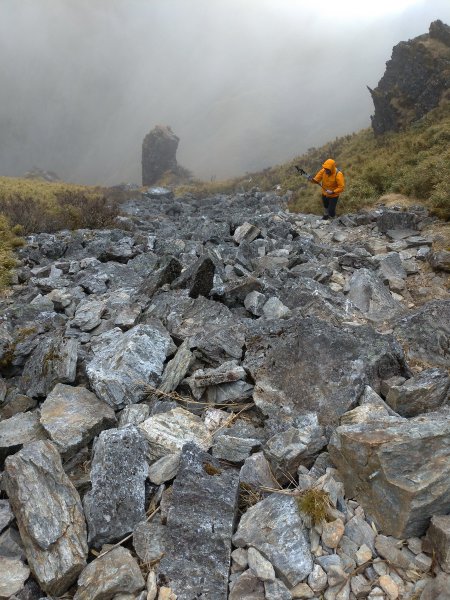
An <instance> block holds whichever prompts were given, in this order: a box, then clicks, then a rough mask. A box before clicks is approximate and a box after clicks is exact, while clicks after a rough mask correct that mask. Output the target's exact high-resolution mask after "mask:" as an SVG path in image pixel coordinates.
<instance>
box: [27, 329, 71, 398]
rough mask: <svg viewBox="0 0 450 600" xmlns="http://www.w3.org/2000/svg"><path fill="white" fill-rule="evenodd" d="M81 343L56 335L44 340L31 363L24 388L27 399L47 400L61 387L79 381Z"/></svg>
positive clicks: (28, 361) (41, 341)
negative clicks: (78, 365)
mask: <svg viewBox="0 0 450 600" xmlns="http://www.w3.org/2000/svg"><path fill="white" fill-rule="evenodd" d="M77 356H78V342H77V341H76V340H75V339H71V338H64V337H62V335H60V334H58V333H56V334H52V335H48V336H45V337H43V338H42V339H41V340H40V341H39V344H38V346H37V348H36V349H35V350H34V351H33V353H32V354H31V356H30V358H29V359H28V360H27V362H26V364H25V367H24V370H23V375H22V380H21V386H22V389H23V391H24V392H25V393H26V394H27V396H31V397H42V396H47V394H48V393H49V392H50V390H52V389H53V387H54V386H55V384H57V383H73V382H74V381H75V375H76V366H77Z"/></svg>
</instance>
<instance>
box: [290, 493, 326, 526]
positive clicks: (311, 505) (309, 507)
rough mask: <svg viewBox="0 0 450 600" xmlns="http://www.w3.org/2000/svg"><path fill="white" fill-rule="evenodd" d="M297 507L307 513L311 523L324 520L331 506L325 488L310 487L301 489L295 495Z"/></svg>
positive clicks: (314, 523)
mask: <svg viewBox="0 0 450 600" xmlns="http://www.w3.org/2000/svg"><path fill="white" fill-rule="evenodd" d="M297 504H298V508H299V510H300V512H301V513H303V514H304V515H307V516H308V517H309V518H310V519H311V521H312V523H313V525H316V524H318V523H321V522H322V521H326V519H327V515H328V510H329V509H330V506H331V500H330V495H329V494H328V492H326V491H325V490H321V489H319V488H310V489H308V490H304V491H302V492H301V493H300V494H299V496H298V497H297Z"/></svg>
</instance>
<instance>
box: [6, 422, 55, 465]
mask: <svg viewBox="0 0 450 600" xmlns="http://www.w3.org/2000/svg"><path fill="white" fill-rule="evenodd" d="M45 439H47V434H46V433H45V430H44V429H43V427H42V426H41V424H40V423H39V413H38V412H26V413H19V414H17V415H14V416H13V417H10V418H9V419H5V420H4V421H1V422H0V467H2V466H3V463H4V462H5V458H6V457H7V456H9V455H10V454H14V453H15V452H17V451H18V450H20V449H21V448H22V447H23V446H26V445H27V444H29V443H31V442H36V441H37V440H45Z"/></svg>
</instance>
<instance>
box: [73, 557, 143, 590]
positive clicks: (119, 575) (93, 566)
mask: <svg viewBox="0 0 450 600" xmlns="http://www.w3.org/2000/svg"><path fill="white" fill-rule="evenodd" d="M144 587H145V581H144V578H143V577H142V574H141V570H140V569H139V565H138V564H137V562H136V561H135V559H134V558H133V557H132V556H131V553H130V551H129V550H127V549H126V548H122V547H121V546H119V547H118V548H114V549H113V550H111V551H110V552H108V553H107V554H105V555H104V556H100V557H99V558H96V559H95V560H94V561H92V562H91V563H90V564H89V565H88V566H87V567H86V568H85V569H84V571H83V572H82V573H81V575H80V577H79V578H78V589H77V591H76V594H75V596H74V600H102V599H105V598H115V597H116V595H117V594H120V593H122V594H124V593H128V594H135V593H137V592H139V591H140V590H142V589H143V588H144ZM133 597H134V596H133Z"/></svg>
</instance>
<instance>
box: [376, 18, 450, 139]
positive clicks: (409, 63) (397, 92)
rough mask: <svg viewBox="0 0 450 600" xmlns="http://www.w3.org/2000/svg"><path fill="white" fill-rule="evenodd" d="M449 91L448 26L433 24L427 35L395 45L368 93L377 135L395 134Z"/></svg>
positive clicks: (449, 37) (449, 40)
mask: <svg viewBox="0 0 450 600" xmlns="http://www.w3.org/2000/svg"><path fill="white" fill-rule="evenodd" d="M449 88H450V27H449V26H448V25H445V24H444V23H442V21H434V22H433V23H431V25H430V29H429V33H428V34H424V35H421V36H419V37H417V38H414V39H412V40H409V41H407V42H400V43H399V44H397V45H396V46H394V48H393V51H392V57H391V59H390V60H389V61H388V62H387V63H386V71H385V73H384V75H383V77H382V78H381V79H380V81H379V83H378V86H377V87H376V88H375V89H373V90H372V89H370V88H369V91H370V94H371V96H372V100H373V103H374V106H375V114H374V115H373V116H372V128H373V130H374V132H375V133H376V134H381V133H384V132H386V131H398V130H399V129H402V128H403V127H405V126H406V125H409V124H410V123H411V122H413V121H416V120H417V119H420V118H421V117H423V116H424V115H425V114H426V113H427V112H429V111H430V110H431V109H432V108H435V107H436V106H437V105H438V104H439V102H440V100H441V99H442V98H444V96H445V95H446V94H447V92H448V89H449Z"/></svg>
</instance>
